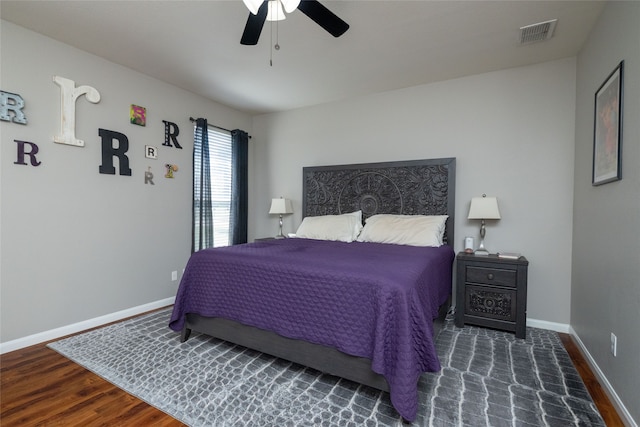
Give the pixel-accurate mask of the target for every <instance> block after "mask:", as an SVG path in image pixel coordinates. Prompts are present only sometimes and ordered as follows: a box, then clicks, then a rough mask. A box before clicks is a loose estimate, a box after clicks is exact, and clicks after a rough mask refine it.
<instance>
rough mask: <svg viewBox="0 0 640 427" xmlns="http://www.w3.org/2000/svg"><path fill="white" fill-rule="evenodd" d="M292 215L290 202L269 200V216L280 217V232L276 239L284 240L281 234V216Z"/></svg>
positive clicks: (286, 200)
mask: <svg viewBox="0 0 640 427" xmlns="http://www.w3.org/2000/svg"><path fill="white" fill-rule="evenodd" d="M291 213H293V208H292V207H291V200H289V199H285V198H283V197H280V198H279V199H271V209H269V214H270V215H280V231H279V232H278V235H277V236H276V239H284V238H285V236H284V234H282V216H283V215H288V214H291Z"/></svg>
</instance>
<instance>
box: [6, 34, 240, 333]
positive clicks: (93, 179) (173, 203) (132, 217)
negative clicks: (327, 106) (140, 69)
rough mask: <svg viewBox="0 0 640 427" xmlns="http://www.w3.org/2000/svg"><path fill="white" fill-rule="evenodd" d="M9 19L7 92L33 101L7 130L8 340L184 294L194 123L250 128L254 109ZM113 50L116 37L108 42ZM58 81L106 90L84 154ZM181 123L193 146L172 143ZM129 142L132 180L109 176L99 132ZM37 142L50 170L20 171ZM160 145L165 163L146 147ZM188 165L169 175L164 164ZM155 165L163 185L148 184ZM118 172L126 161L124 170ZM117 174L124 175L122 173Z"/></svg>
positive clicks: (85, 133)
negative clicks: (22, 153) (134, 114)
mask: <svg viewBox="0 0 640 427" xmlns="http://www.w3.org/2000/svg"><path fill="white" fill-rule="evenodd" d="M0 22H1V31H2V33H1V36H2V38H1V43H2V45H1V49H2V68H1V73H2V74H1V77H2V80H1V87H0V88H1V89H2V90H3V91H5V92H13V93H18V94H19V95H21V96H22V98H23V99H24V100H25V103H26V106H25V108H24V113H25V115H26V116H27V120H28V123H27V125H20V124H15V123H9V122H6V121H2V122H0V126H1V128H0V130H1V132H2V133H1V139H2V141H1V144H2V147H1V178H2V181H1V190H2V193H1V202H0V207H1V219H2V223H1V230H0V235H1V239H2V240H1V243H2V252H1V255H0V256H1V265H2V269H1V276H0V277H1V297H2V299H1V306H0V313H1V314H0V316H1V317H0V324H1V330H0V333H1V341H2V342H7V341H11V340H16V339H19V338H23V337H26V336H29V335H32V334H37V333H40V332H43V331H48V330H51V329H54V328H59V327H63V326H66V325H70V324H74V323H78V322H82V321H86V320H87V319H93V318H96V317H99V316H103V315H106V314H109V313H114V312H118V311H121V310H125V309H128V308H131V307H136V306H139V305H144V304H148V303H150V302H153V301H159V300H164V299H167V298H171V297H173V296H175V292H176V289H177V283H178V282H172V281H171V271H174V270H175V271H178V272H179V274H180V275H181V273H182V269H183V268H184V266H185V264H186V261H187V259H188V257H189V255H190V251H191V237H190V236H191V182H192V178H191V174H192V172H191V171H192V166H191V162H192V160H191V156H192V147H193V130H192V129H193V128H192V126H193V125H192V124H191V123H190V122H189V116H193V117H206V118H208V119H209V120H210V122H213V123H215V124H218V125H220V126H224V127H227V128H229V129H234V128H241V129H245V130H250V128H249V126H250V124H251V119H250V117H249V116H248V115H246V114H244V113H239V112H237V111H234V110H232V109H230V108H227V107H224V106H221V105H219V104H216V103H213V102H211V101H208V100H206V99H204V98H202V97H199V96H197V95H194V94H192V93H189V92H186V91H183V90H180V89H178V88H176V87H174V86H170V85H167V84H164V83H162V82H160V81H157V80H154V79H152V78H149V77H146V76H144V75H142V74H139V73H136V72H134V71H132V70H129V69H126V68H123V67H120V66H118V65H116V64H113V63H110V62H107V61H105V60H103V59H101V58H98V57H96V56H93V55H89V54H87V53H85V52H82V51H79V50H77V49H74V48H72V47H70V46H68V45H65V44H62V43H59V42H56V41H54V40H52V39H49V38H46V37H43V36H41V35H39V34H36V33H34V32H31V31H28V30H25V29H24V28H21V27H18V26H16V25H14V24H11V23H9V22H6V21H0ZM105 42H107V41H105ZM54 75H58V76H62V77H66V78H68V79H71V80H74V81H75V82H76V84H77V85H78V86H80V85H90V86H92V87H94V88H96V89H97V90H98V91H99V92H100V94H101V96H102V99H101V100H100V102H99V103H98V104H91V103H89V102H88V101H87V100H86V99H85V98H84V97H82V98H80V99H78V101H77V125H76V134H77V137H78V138H80V139H84V140H85V142H86V146H85V147H83V148H79V147H72V146H67V145H60V144H55V143H53V140H52V138H53V136H54V135H57V134H58V133H60V88H59V87H58V86H57V85H56V84H54V82H53V81H52V77H53V76H54ZM130 104H137V105H141V106H145V107H146V108H147V126H146V127H140V126H136V125H133V124H130V123H129V121H128V120H129V106H130ZM162 120H168V121H171V122H174V123H176V124H177V125H178V126H179V128H180V134H179V136H178V141H179V143H180V144H181V145H182V147H183V149H182V150H179V149H176V148H168V147H163V146H162V143H163V142H164V124H163V123H162ZM99 128H103V129H108V130H113V131H117V132H121V133H124V134H125V135H126V136H127V137H128V139H129V145H130V148H129V151H128V155H129V158H130V167H131V169H132V170H133V172H132V176H130V177H128V176H120V175H119V174H116V175H106V174H100V173H99V172H98V168H99V166H100V164H101V144H100V138H99V136H98V129H99ZM16 139H17V140H22V141H29V142H33V143H35V144H37V145H38V147H39V153H38V156H37V157H38V160H39V161H41V162H42V164H41V165H40V166H37V167H33V166H24V165H16V164H14V162H16V160H17V148H16V147H17V144H16V143H15V142H14V140H16ZM145 145H153V146H156V147H158V148H159V150H160V155H159V157H158V159H157V160H150V159H146V158H145V157H144V146H145ZM165 163H172V164H177V165H178V166H179V168H180V169H179V171H178V172H177V173H176V174H175V178H174V179H167V178H164V177H163V175H164V173H165V170H164V167H163V166H164V164H165ZM149 167H151V168H152V172H153V174H154V183H155V185H154V186H151V185H149V184H147V185H145V183H144V172H145V171H146V170H147V169H148V168H149ZM117 168H118V166H117V164H116V169H117ZM117 173H118V172H117Z"/></svg>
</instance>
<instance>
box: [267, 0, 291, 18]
mask: <svg viewBox="0 0 640 427" xmlns="http://www.w3.org/2000/svg"><path fill="white" fill-rule="evenodd" d="M285 19H287V17H286V16H285V15H284V9H283V8H282V3H280V0H269V8H268V10H267V21H284V20H285Z"/></svg>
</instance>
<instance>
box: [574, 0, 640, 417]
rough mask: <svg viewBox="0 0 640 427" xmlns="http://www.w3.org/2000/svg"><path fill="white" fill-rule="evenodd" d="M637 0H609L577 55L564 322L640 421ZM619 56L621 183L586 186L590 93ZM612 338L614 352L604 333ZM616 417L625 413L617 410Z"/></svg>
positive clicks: (590, 137) (639, 16) (639, 6)
mask: <svg viewBox="0 0 640 427" xmlns="http://www.w3.org/2000/svg"><path fill="white" fill-rule="evenodd" d="M639 22H640V2H608V3H607V6H606V8H605V10H604V12H603V14H602V16H601V17H600V19H599V20H598V22H597V24H596V26H595V28H594V29H593V31H592V32H591V34H590V36H589V40H588V41H587V43H586V44H585V46H584V47H583V49H582V51H581V52H580V55H579V56H578V73H577V91H576V93H577V110H576V154H575V164H576V168H575V193H574V198H575V207H574V233H573V234H574V242H573V283H572V298H571V325H572V327H573V328H574V330H575V331H576V333H577V334H578V336H579V337H580V340H581V341H582V343H583V345H584V346H585V347H586V349H587V351H588V352H589V354H590V355H591V357H592V358H593V359H594V360H595V362H596V363H597V366H598V367H599V369H600V370H601V371H602V372H603V374H604V375H605V376H606V378H607V379H608V381H609V382H610V383H611V385H612V386H613V388H614V389H615V390H616V392H617V394H618V396H619V398H620V399H621V400H622V402H623V404H624V406H625V407H626V409H627V410H628V411H629V413H630V414H631V415H632V416H633V418H634V419H635V420H636V422H640V332H639V329H638V328H639V326H640V195H639V194H640V192H639V189H640V168H639V167H638V166H639V165H640V26H639V25H638V23H639ZM622 60H624V61H625V70H624V71H625V74H624V104H623V129H622V180H621V181H616V182H612V183H609V184H605V185H601V186H597V187H593V186H592V185H591V165H592V160H593V120H594V119H593V114H594V94H595V92H596V90H597V89H598V88H599V87H600V85H601V84H602V82H604V80H605V79H606V78H607V76H608V75H609V73H611V72H612V71H613V69H614V68H615V67H616V66H617V65H618V63H619V62H620V61H622ZM612 332H613V333H614V334H616V335H617V337H618V352H617V357H614V356H613V355H612V354H611V352H610V334H611V333H612ZM620 412H622V413H623V414H624V413H625V412H624V411H620Z"/></svg>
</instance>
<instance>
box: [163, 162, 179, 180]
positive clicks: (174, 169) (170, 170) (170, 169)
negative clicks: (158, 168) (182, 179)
mask: <svg viewBox="0 0 640 427" xmlns="http://www.w3.org/2000/svg"><path fill="white" fill-rule="evenodd" d="M164 167H166V168H167V173H166V174H165V176H164V177H165V178H173V173H174V172H178V166H177V165H170V164H166V165H164Z"/></svg>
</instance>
